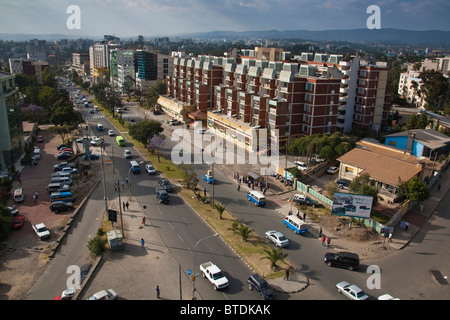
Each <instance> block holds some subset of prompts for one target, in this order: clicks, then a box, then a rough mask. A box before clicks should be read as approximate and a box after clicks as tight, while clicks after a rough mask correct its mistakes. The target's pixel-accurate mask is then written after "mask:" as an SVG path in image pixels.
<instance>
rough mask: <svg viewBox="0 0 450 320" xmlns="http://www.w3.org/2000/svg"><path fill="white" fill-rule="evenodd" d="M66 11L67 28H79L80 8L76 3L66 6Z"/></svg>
mask: <svg viewBox="0 0 450 320" xmlns="http://www.w3.org/2000/svg"><path fill="white" fill-rule="evenodd" d="M66 13H69V14H70V16H69V17H68V18H67V20H66V26H67V29H69V30H74V29H76V30H80V29H81V9H80V7H79V6H77V5H74V4H73V5H70V6H68V7H67V10H66Z"/></svg>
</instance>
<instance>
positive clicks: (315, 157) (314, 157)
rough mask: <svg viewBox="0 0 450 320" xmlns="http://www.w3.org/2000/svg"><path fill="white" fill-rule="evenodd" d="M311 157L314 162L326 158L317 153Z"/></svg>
mask: <svg viewBox="0 0 450 320" xmlns="http://www.w3.org/2000/svg"><path fill="white" fill-rule="evenodd" d="M312 159H313V160H314V161H315V162H317V163H320V162H324V161H325V160H326V159H324V158H322V157H321V156H320V155H318V154H315V155H313V157H312Z"/></svg>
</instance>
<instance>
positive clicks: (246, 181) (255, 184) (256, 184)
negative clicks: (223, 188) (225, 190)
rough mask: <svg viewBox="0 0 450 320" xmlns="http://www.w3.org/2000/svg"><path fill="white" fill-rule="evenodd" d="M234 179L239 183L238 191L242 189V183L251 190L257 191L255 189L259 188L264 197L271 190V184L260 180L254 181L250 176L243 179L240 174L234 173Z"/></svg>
mask: <svg viewBox="0 0 450 320" xmlns="http://www.w3.org/2000/svg"><path fill="white" fill-rule="evenodd" d="M233 178H234V179H235V180H236V181H237V183H238V188H237V190H238V191H239V190H240V189H241V183H244V184H246V185H247V186H248V187H249V188H250V189H252V190H255V188H259V191H261V192H262V193H263V194H264V195H266V192H267V189H269V184H268V183H267V181H266V180H262V181H261V180H259V179H253V178H252V177H250V176H243V177H241V176H240V175H239V172H234V173H233Z"/></svg>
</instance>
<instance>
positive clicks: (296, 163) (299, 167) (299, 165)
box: [293, 161, 308, 171]
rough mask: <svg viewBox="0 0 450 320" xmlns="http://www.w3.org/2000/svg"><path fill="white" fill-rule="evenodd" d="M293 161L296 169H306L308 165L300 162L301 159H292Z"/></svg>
mask: <svg viewBox="0 0 450 320" xmlns="http://www.w3.org/2000/svg"><path fill="white" fill-rule="evenodd" d="M293 163H294V165H296V166H297V169H298V170H301V171H305V170H306V169H308V166H307V165H306V163H304V162H301V161H294V162H293Z"/></svg>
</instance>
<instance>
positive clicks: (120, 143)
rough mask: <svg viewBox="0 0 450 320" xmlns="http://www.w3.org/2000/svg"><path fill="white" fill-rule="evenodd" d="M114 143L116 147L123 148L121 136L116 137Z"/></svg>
mask: <svg viewBox="0 0 450 320" xmlns="http://www.w3.org/2000/svg"><path fill="white" fill-rule="evenodd" d="M116 142H117V145H118V146H120V147H124V146H125V140H124V139H123V137H122V136H117V137H116Z"/></svg>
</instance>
